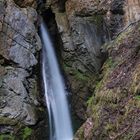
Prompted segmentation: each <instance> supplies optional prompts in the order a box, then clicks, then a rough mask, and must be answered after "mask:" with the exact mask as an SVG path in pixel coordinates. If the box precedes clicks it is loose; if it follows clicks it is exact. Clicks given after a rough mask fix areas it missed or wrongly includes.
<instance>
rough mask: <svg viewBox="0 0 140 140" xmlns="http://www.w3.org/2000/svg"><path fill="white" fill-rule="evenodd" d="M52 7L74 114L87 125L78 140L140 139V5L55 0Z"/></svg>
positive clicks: (133, 1)
mask: <svg viewBox="0 0 140 140" xmlns="http://www.w3.org/2000/svg"><path fill="white" fill-rule="evenodd" d="M62 5H63V6H62ZM49 6H50V7H51V9H52V11H53V12H54V13H55V20H56V23H57V26H58V31H59V33H60V35H61V39H62V42H63V47H62V49H61V53H62V59H63V68H64V70H65V73H66V76H67V78H68V81H69V84H70V89H71V92H72V109H73V113H74V114H75V115H76V116H77V117H78V119H81V120H83V121H84V120H85V123H84V124H83V125H82V127H81V128H80V129H79V130H78V131H77V133H76V136H75V140H128V139H133V140H138V139H140V135H139V125H140V122H139V116H140V114H139V112H140V110H139V105H140V99H139V88H140V87H139V78H140V76H139V64H140V63H139V59H140V55H139V54H140V53H139V49H140V47H139V45H140V42H139V35H140V32H139V25H140V24H139V20H140V1H139V0H120V1H117V0H102V1H98V0H97V1H95V0H67V1H66V2H65V4H64V2H63V3H61V2H60V1H53V0H52V1H50V3H49ZM46 7H48V4H47V6H46Z"/></svg>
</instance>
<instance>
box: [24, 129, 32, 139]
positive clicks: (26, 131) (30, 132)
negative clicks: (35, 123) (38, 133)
mask: <svg viewBox="0 0 140 140" xmlns="http://www.w3.org/2000/svg"><path fill="white" fill-rule="evenodd" d="M31 134H32V129H31V128H29V127H25V128H24V129H23V140H26V139H27V138H28V137H29V136H31Z"/></svg>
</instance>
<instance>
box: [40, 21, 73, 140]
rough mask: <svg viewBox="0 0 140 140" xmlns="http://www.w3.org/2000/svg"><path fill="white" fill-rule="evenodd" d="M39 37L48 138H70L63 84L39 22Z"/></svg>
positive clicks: (51, 47)
mask: <svg viewBox="0 0 140 140" xmlns="http://www.w3.org/2000/svg"><path fill="white" fill-rule="evenodd" d="M41 38H42V42H43V60H42V75H43V83H44V91H45V97H46V104H47V107H48V114H49V124H50V140H72V139H73V133H72V126H71V120H70V114H69V110H68V103H67V98H66V92H65V85H64V81H63V79H62V76H61V74H60V70H59V66H58V62H57V58H56V55H55V52H54V49H53V45H52V42H51V40H50V38H49V35H48V31H47V29H46V27H45V24H44V23H42V24H41Z"/></svg>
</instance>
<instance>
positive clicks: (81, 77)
mask: <svg viewBox="0 0 140 140" xmlns="http://www.w3.org/2000/svg"><path fill="white" fill-rule="evenodd" d="M63 68H64V70H65V71H66V72H67V73H70V74H71V75H73V76H74V77H75V78H76V79H77V80H81V81H88V80H89V79H90V77H89V76H88V75H86V74H84V73H82V72H80V71H78V70H77V69H74V68H72V67H70V66H69V65H67V64H63Z"/></svg>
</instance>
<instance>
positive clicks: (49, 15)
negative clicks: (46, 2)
mask: <svg viewBox="0 0 140 140" xmlns="http://www.w3.org/2000/svg"><path fill="white" fill-rule="evenodd" d="M63 2H64V1H63ZM61 4H62V3H60V5H61ZM61 10H62V11H63V10H64V9H63V8H62V9H61ZM42 17H43V20H44V22H45V23H46V26H47V28H48V31H49V33H50V38H51V40H52V43H53V46H54V49H55V51H56V55H57V58H58V63H59V66H60V71H61V74H62V75H63V78H64V80H65V85H66V91H67V93H68V96H67V98H68V101H69V107H70V110H72V108H71V90H70V86H69V81H68V80H67V77H66V76H65V72H64V70H63V68H62V65H63V57H62V55H61V52H62V49H63V43H62V40H61V37H60V34H59V32H58V29H57V24H56V21H55V14H54V13H53V12H52V10H51V9H48V10H45V11H43V13H42ZM71 114H72V124H73V129H74V132H76V130H78V128H79V127H80V126H81V124H82V123H83V121H81V120H79V118H77V116H75V115H73V114H74V113H73V112H72V111H71Z"/></svg>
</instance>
